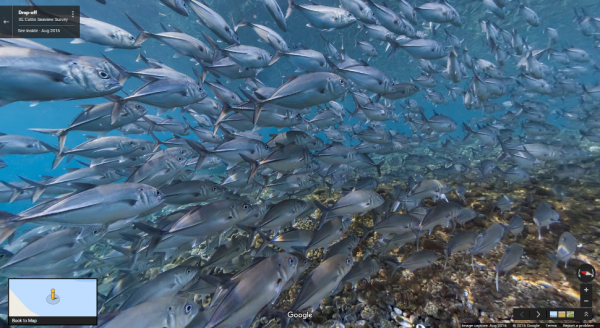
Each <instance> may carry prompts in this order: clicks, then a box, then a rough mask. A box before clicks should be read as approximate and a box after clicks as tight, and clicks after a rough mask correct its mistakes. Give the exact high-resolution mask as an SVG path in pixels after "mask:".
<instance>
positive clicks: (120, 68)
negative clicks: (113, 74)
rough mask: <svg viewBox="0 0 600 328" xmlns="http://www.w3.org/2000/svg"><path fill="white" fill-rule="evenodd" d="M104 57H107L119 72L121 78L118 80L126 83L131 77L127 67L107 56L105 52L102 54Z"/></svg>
mask: <svg viewBox="0 0 600 328" xmlns="http://www.w3.org/2000/svg"><path fill="white" fill-rule="evenodd" d="M102 57H104V59H106V61H107V62H108V63H109V64H111V65H112V66H113V67H114V68H115V69H116V70H117V71H118V72H119V78H118V79H117V80H118V81H119V83H121V85H123V83H125V81H127V79H129V77H130V76H131V75H130V74H129V71H128V70H127V69H126V68H125V67H123V66H121V65H119V64H117V63H116V62H115V61H113V60H112V59H110V58H108V57H106V55H105V54H102Z"/></svg>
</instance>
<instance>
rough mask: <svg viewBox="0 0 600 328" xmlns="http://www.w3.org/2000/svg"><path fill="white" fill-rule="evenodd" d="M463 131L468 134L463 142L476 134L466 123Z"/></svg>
mask: <svg viewBox="0 0 600 328" xmlns="http://www.w3.org/2000/svg"><path fill="white" fill-rule="evenodd" d="M463 130H465V132H466V135H465V138H464V139H463V140H467V139H468V138H469V137H470V136H472V135H473V133H474V132H473V130H472V129H471V127H469V126H468V125H467V124H465V123H464V122H463Z"/></svg>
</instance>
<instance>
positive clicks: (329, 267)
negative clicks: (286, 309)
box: [290, 254, 354, 312]
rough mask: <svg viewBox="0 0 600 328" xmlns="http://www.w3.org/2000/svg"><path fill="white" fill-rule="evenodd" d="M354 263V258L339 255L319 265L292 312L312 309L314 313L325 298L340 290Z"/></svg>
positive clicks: (299, 295) (293, 306) (293, 305)
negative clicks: (340, 285)
mask: <svg viewBox="0 0 600 328" xmlns="http://www.w3.org/2000/svg"><path fill="white" fill-rule="evenodd" d="M353 263H354V260H353V259H352V256H349V255H346V254H338V255H336V256H333V257H330V258H329V259H327V260H325V261H323V262H322V263H321V264H319V266H318V267H317V268H316V269H314V270H313V271H312V272H311V273H310V275H309V276H308V277H307V278H306V282H305V283H304V285H303V286H302V289H301V290H300V294H298V296H297V297H296V299H295V301H294V303H293V304H292V307H291V308H290V311H299V310H303V309H306V308H310V311H311V312H314V310H315V309H316V308H317V307H318V306H319V304H320V303H321V301H322V300H323V298H325V297H327V296H328V295H329V294H331V293H332V292H333V291H335V290H336V289H337V288H338V286H339V284H340V282H341V281H342V279H344V277H345V276H346V274H347V273H348V272H349V271H350V270H351V269H352V264H353Z"/></svg>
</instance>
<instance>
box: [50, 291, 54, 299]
mask: <svg viewBox="0 0 600 328" xmlns="http://www.w3.org/2000/svg"><path fill="white" fill-rule="evenodd" d="M50 293H51V294H52V300H53V301H54V289H52V290H51V291H50Z"/></svg>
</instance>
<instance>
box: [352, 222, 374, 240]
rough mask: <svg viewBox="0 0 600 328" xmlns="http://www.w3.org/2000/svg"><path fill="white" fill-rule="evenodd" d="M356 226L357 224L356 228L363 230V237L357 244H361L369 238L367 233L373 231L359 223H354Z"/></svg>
mask: <svg viewBox="0 0 600 328" xmlns="http://www.w3.org/2000/svg"><path fill="white" fill-rule="evenodd" d="M356 224H358V226H359V227H360V228H361V229H363V230H364V231H363V235H362V237H361V238H360V241H359V242H358V243H359V244H360V243H362V242H363V241H364V240H365V239H367V237H368V236H369V233H370V232H371V231H373V228H370V227H367V226H366V225H364V224H362V223H360V222H356Z"/></svg>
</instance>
